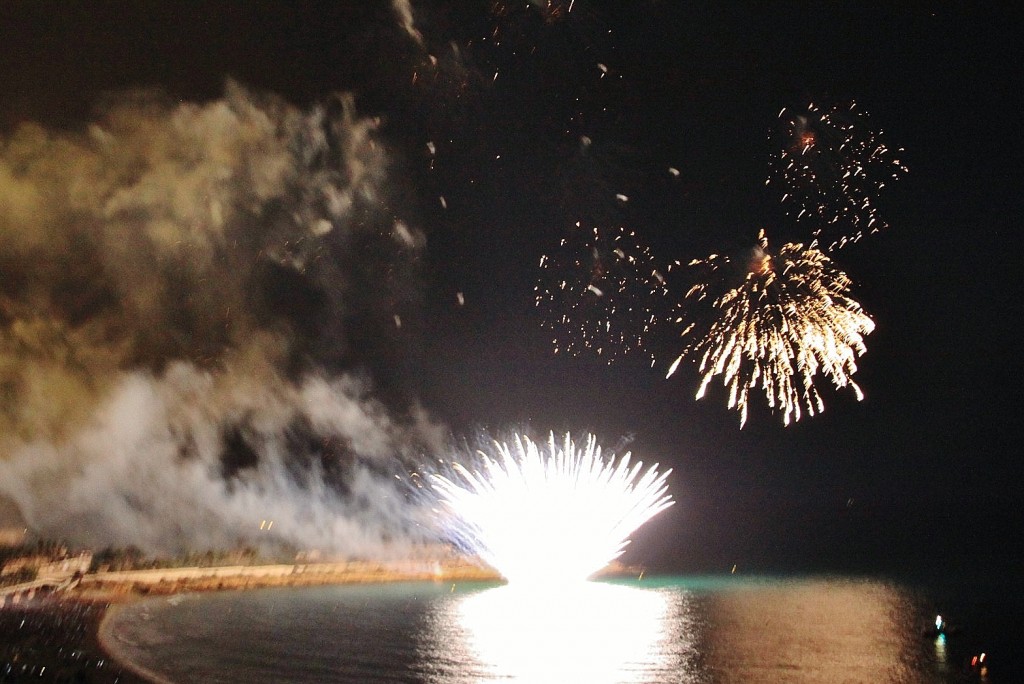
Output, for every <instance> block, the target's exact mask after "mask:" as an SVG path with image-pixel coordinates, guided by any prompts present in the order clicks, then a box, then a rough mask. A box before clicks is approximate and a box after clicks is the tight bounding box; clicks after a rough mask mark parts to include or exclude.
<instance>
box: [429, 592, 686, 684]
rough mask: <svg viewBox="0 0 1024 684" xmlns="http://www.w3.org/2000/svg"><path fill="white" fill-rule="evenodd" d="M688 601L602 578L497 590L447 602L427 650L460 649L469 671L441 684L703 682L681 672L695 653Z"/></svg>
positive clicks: (445, 675) (444, 675) (446, 676)
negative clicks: (601, 581)
mask: <svg viewBox="0 0 1024 684" xmlns="http://www.w3.org/2000/svg"><path fill="white" fill-rule="evenodd" d="M680 598H682V596H681V595H680V594H678V593H675V592H664V591H654V590H645V589H637V588H634V587H628V586H618V585H613V584H598V583H594V582H584V583H580V584H574V585H568V586H562V587H558V588H556V589H554V590H544V589H543V588H538V587H534V586H529V587H519V586H515V585H508V586H502V587H495V588H493V589H488V590H486V591H482V592H479V593H476V594H470V595H467V596H465V597H463V598H461V599H460V600H458V601H456V602H452V603H449V604H446V605H442V606H440V607H439V608H438V610H437V611H435V613H434V615H433V616H432V619H431V621H430V625H431V633H430V643H428V644H427V645H426V647H425V648H424V650H423V652H424V653H425V654H437V653H441V652H444V651H446V650H448V649H452V648H455V649H457V650H458V651H459V652H460V655H461V657H460V658H459V660H461V661H462V665H463V667H462V668H461V670H460V671H451V672H439V673H436V675H435V677H434V678H432V680H431V681H433V682H436V683H437V684H454V683H455V682H467V681H485V682H486V681H496V680H501V681H512V682H568V681H581V682H590V683H592V684H602V683H605V682H607V683H612V682H623V683H626V682H658V681H666V682H668V681H671V682H689V681H695V680H694V679H693V678H692V677H691V676H689V675H688V674H687V673H686V672H685V671H683V670H682V669H681V668H680V666H681V665H682V664H683V663H682V662H681V661H682V660H684V659H685V656H686V655H687V654H689V653H692V651H693V646H692V643H691V634H692V630H691V629H690V625H689V623H690V617H689V615H687V614H686V612H685V608H686V602H685V601H679V600H676V599H680ZM428 657H429V656H428Z"/></svg>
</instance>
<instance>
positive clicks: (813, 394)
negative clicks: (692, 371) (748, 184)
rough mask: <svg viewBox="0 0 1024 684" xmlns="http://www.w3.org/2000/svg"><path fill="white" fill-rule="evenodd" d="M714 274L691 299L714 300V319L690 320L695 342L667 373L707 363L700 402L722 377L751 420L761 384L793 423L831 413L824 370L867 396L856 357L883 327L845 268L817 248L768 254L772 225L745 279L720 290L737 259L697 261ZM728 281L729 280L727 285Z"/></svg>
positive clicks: (732, 401)
mask: <svg viewBox="0 0 1024 684" xmlns="http://www.w3.org/2000/svg"><path fill="white" fill-rule="evenodd" d="M690 266H691V267H693V268H697V269H704V271H705V273H706V277H705V278H704V279H703V280H702V281H701V282H700V283H698V284H697V285H695V286H693V287H692V288H691V289H690V291H689V292H688V293H687V295H686V299H687V300H689V301H700V300H707V299H709V298H711V307H712V319H711V322H710V325H708V326H700V325H699V324H697V323H691V324H690V325H689V326H688V327H687V328H686V329H685V330H684V331H683V337H684V339H688V340H689V342H688V344H687V346H686V347H685V349H684V350H683V352H682V353H681V354H680V355H679V357H678V358H677V359H676V360H675V362H674V363H673V364H672V366H671V367H670V369H669V371H668V375H669V376H671V375H672V374H673V373H674V372H675V371H676V369H677V368H678V367H679V364H680V363H681V362H682V361H683V359H694V360H697V359H699V372H700V374H701V384H700V388H699V389H698V390H697V396H696V398H697V399H700V398H702V397H703V396H704V394H705V392H706V390H707V387H708V385H709V384H710V383H711V381H712V379H714V378H715V377H716V376H722V382H723V384H724V385H725V386H726V387H728V388H729V408H731V409H733V408H734V409H737V410H739V412H740V426H741V427H742V426H743V425H744V424H745V423H746V420H747V407H748V403H749V399H750V391H751V390H752V389H756V388H758V387H760V389H761V390H762V391H763V392H764V394H765V397H766V398H767V400H768V406H769V407H770V408H771V409H772V410H773V411H775V410H779V411H781V413H782V420H783V422H784V423H785V424H786V425H789V423H790V422H791V421H797V420H800V417H801V415H802V411H803V410H804V409H806V411H807V413H808V414H809V415H814V414H815V413H820V412H821V411H823V410H824V409H825V405H824V403H823V402H822V399H821V396H820V395H819V394H818V391H817V389H816V388H815V386H814V381H815V378H816V377H817V376H818V375H819V374H823V375H826V376H828V378H829V379H830V380H831V381H832V384H833V385H835V386H836V387H837V388H839V387H846V386H847V385H849V386H850V387H851V388H852V389H853V391H854V392H855V393H856V396H857V399H858V400H860V399H862V398H863V393H862V392H861V390H860V387H858V386H857V384H856V383H855V382H854V381H853V379H852V376H853V374H854V373H855V372H856V371H857V365H856V358H857V356H859V355H861V354H864V353H865V352H866V351H867V348H866V347H865V345H864V337H865V336H866V335H868V334H869V333H871V331H872V330H873V329H874V327H875V325H874V322H873V321H872V320H871V318H869V317H868V315H867V314H865V313H864V311H863V310H862V309H861V306H860V304H858V303H857V302H856V301H854V300H853V299H851V298H850V297H849V295H848V292H849V288H850V285H851V281H850V279H849V278H848V277H847V276H846V274H845V273H843V272H842V271H839V270H837V269H835V268H833V267H832V266H831V260H830V259H829V258H828V257H827V256H826V255H825V254H823V253H822V252H821V251H819V250H817V249H804V248H803V245H800V244H793V243H788V244H786V245H783V246H782V248H781V249H780V250H779V251H778V253H777V254H774V255H773V254H771V253H770V252H769V251H768V240H767V238H766V237H765V236H764V231H761V234H760V235H759V244H758V247H757V248H756V249H755V250H754V252H753V253H752V255H751V258H750V259H749V261H748V262H747V263H746V264H745V265H741V268H742V271H743V275H742V282H740V283H739V284H738V285H735V286H733V287H729V289H727V290H726V291H725V292H724V293H722V294H720V295H717V296H716V295H715V294H714V293H713V292H712V290H715V289H716V286H715V284H714V283H716V282H720V279H721V278H722V277H723V276H724V277H725V279H726V280H728V272H729V271H731V270H732V269H733V268H735V267H736V265H735V264H733V263H732V262H731V261H730V259H729V258H728V257H723V256H718V255H712V256H711V257H709V258H707V259H704V260H696V261H693V262H691V264H690ZM727 287H728V286H727Z"/></svg>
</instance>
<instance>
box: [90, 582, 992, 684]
mask: <svg viewBox="0 0 1024 684" xmlns="http://www.w3.org/2000/svg"><path fill="white" fill-rule="evenodd" d="M933 611H934V607H933V606H932V605H931V604H930V602H929V601H928V600H927V598H925V597H924V596H922V595H921V594H920V593H919V592H916V591H912V590H910V589H907V588H905V587H902V586H900V585H897V584H894V583H890V582H885V581H877V580H864V579H848V578H804V579H770V578H732V577H728V578H718V579H714V578H711V579H708V578H655V579H645V580H642V581H628V582H588V583H585V584H582V585H566V586H561V587H546V586H537V587H530V586H527V587H518V586H512V585H495V584H483V583H476V584H474V583H456V584H451V583H399V584H375V585H344V586H330V587H315V588H301V589H264V590H255V591H244V592H230V593H213V594H192V595H182V596H175V597H169V598H168V597H162V598H156V599H150V600H146V601H141V602H139V603H136V604H132V605H129V606H125V607H123V608H122V609H121V610H119V611H118V612H117V613H116V614H115V615H113V616H112V617H111V619H109V620H108V621H107V622H106V623H105V625H104V639H105V641H106V643H107V644H108V647H109V648H111V649H112V650H114V651H115V652H116V653H115V655H117V656H119V657H120V658H122V659H125V660H129V661H131V662H134V663H136V664H137V665H139V666H141V667H142V668H145V669H146V670H148V671H149V672H150V673H154V674H156V675H158V676H159V677H160V678H162V679H165V680H167V681H172V682H182V683H184V682H246V683H249V684H256V683H258V682H297V683H307V682H308V683H312V682H318V683H320V682H429V683H436V684H455V683H467V684H468V683H470V682H492V681H493V682H552V683H559V684H564V683H573V682H579V683H581V684H601V683H602V682H607V683H609V684H611V683H613V682H616V683H617V682H645V683H652V684H660V683H672V684H677V683H691V682H692V683H705V682H706V683H718V682H721V683H730V682H744V683H745V682H764V683H768V684H770V683H774V682H779V683H781V682H787V683H801V682H808V683H810V682H815V683H817V682H849V683H856V682H864V683H872V684H874V683H877V682H900V683H914V682H921V683H925V682H928V683H931V682H961V681H989V673H988V671H987V668H986V667H985V664H984V663H979V662H975V663H972V662H971V659H972V658H974V657H976V656H978V655H979V654H972V653H971V652H970V651H969V650H967V649H966V648H964V647H963V643H966V642H962V641H961V640H960V637H959V636H958V635H957V633H956V630H955V626H954V625H952V624H949V623H947V625H946V628H947V629H948V633H947V634H940V633H937V632H936V631H935V624H934V620H935V617H936V616H935V614H934V612H933Z"/></svg>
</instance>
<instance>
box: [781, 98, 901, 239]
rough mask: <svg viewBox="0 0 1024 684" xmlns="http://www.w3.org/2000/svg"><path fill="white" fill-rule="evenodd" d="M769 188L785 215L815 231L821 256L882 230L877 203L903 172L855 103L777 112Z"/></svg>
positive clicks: (894, 154) (895, 155)
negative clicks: (822, 251) (776, 194)
mask: <svg viewBox="0 0 1024 684" xmlns="http://www.w3.org/2000/svg"><path fill="white" fill-rule="evenodd" d="M773 138H774V140H773V147H774V148H775V152H773V154H772V161H771V170H770V174H769V177H768V181H767V184H768V185H769V186H774V187H776V188H778V189H779V192H781V193H782V197H781V201H782V204H783V206H784V207H785V208H786V212H787V214H788V215H790V216H792V217H794V218H795V219H796V220H797V221H799V222H801V223H805V224H809V225H811V226H812V234H813V235H814V237H815V238H816V239H818V240H820V241H821V244H822V245H823V246H824V247H825V248H826V251H832V250H834V249H838V248H841V247H844V246H846V245H847V244H849V243H851V242H857V241H858V240H859V239H860V238H861V237H862V236H863V235H865V234H870V233H875V232H877V231H879V230H881V229H882V228H885V227H886V225H887V224H886V222H885V220H884V219H883V218H882V216H881V215H880V213H879V211H878V207H877V206H876V204H875V200H876V199H877V197H878V195H879V192H880V191H881V190H882V189H883V188H885V186H886V184H887V183H892V182H895V181H897V180H899V179H900V178H901V177H902V176H903V175H904V174H905V173H906V172H907V167H906V166H904V165H903V163H902V162H901V161H900V158H899V156H900V153H902V152H903V150H902V149H897V150H893V149H892V148H890V147H888V146H887V145H886V144H885V143H884V142H882V139H881V132H875V131H873V130H872V129H871V128H870V126H869V125H868V116H867V113H866V112H863V111H860V110H858V109H857V107H856V104H855V103H853V104H850V105H849V106H848V107H840V106H832V107H830V108H824V107H821V106H819V105H817V104H814V103H811V104H810V105H808V107H807V109H806V110H804V111H802V112H800V111H791V110H789V109H783V110H782V111H781V112H779V126H778V129H777V131H776V132H775V133H774V134H773Z"/></svg>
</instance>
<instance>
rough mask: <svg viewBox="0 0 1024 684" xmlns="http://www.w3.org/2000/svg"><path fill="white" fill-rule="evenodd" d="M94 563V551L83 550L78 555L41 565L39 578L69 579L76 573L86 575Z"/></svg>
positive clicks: (37, 575) (37, 574)
mask: <svg viewBox="0 0 1024 684" xmlns="http://www.w3.org/2000/svg"><path fill="white" fill-rule="evenodd" d="M90 565H92V552H91V551H82V552H81V553H79V554H78V555H77V556H68V557H67V558H61V559H60V560H53V561H50V562H48V563H43V564H42V565H40V566H39V572H38V573H36V577H37V578H38V579H69V578H71V577H74V576H75V573H79V574H82V575H84V574H85V573H87V572H89V566H90Z"/></svg>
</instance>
